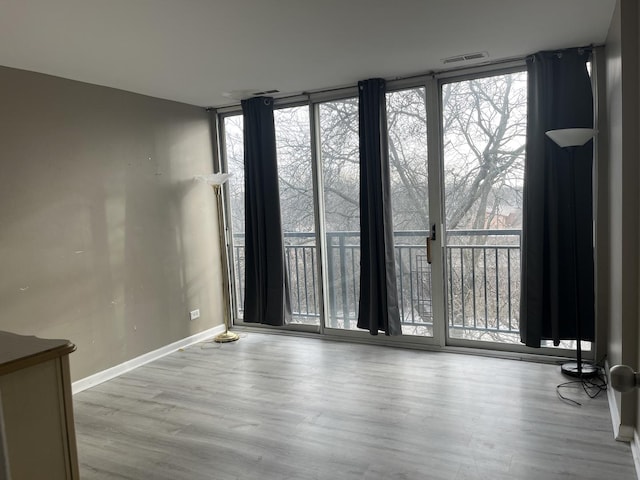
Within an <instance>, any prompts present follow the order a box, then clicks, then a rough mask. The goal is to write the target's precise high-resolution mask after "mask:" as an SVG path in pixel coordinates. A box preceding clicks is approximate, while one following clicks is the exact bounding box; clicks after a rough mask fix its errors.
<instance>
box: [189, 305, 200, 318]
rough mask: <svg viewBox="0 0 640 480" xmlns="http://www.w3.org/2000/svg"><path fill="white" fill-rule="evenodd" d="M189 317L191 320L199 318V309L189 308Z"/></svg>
mask: <svg viewBox="0 0 640 480" xmlns="http://www.w3.org/2000/svg"><path fill="white" fill-rule="evenodd" d="M189 318H190V319H191V320H195V319H196V318H200V309H199V308H196V309H195V310H191V311H190V312H189Z"/></svg>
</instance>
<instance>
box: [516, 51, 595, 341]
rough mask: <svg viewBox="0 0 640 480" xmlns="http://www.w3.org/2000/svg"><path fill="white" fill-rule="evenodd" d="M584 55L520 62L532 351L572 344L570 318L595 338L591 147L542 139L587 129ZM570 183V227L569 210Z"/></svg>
mask: <svg viewBox="0 0 640 480" xmlns="http://www.w3.org/2000/svg"><path fill="white" fill-rule="evenodd" d="M589 54H590V50H589V49H569V50H563V51H554V52H540V53H537V54H535V55H532V56H530V57H529V58H527V70H528V121H527V149H526V163H525V183H524V210H523V228H522V271H521V274H522V283H521V301H520V337H521V341H522V342H523V343H525V344H526V345H528V346H530V347H539V346H540V341H541V340H553V342H554V344H555V345H558V344H559V342H560V340H573V339H575V338H576V334H577V333H576V323H577V320H579V321H580V328H581V337H582V339H583V340H587V341H593V339H594V331H595V322H594V286H593V285H594V267H593V205H592V200H593V194H592V162H593V142H592V141H590V142H589V143H587V144H586V145H585V146H583V147H578V148H575V149H574V156H573V157H572V154H571V153H570V152H569V151H567V150H566V149H561V148H560V147H558V146H557V145H556V144H555V143H554V142H553V141H552V140H551V139H549V138H548V137H547V136H546V135H545V132H546V131H548V130H557V129H562V128H592V127H593V94H592V89H591V80H590V77H589V74H588V71H587V67H586V62H587V61H588V60H589ZM570 162H573V166H574V172H575V173H574V176H575V178H573V177H572V175H571V170H572V169H571V163H570ZM574 180H575V186H576V188H575V202H576V203H575V205H576V216H575V221H574V217H573V216H572V215H571V211H570V195H571V194H572V190H573V187H572V183H573V182H574ZM574 245H575V248H576V252H577V253H576V255H577V258H578V262H577V264H576V262H575V261H574ZM576 302H578V305H577V307H576ZM576 312H577V313H576ZM576 315H577V317H578V318H577V319H576Z"/></svg>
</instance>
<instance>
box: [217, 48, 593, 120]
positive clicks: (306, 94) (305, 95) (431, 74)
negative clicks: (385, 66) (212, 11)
mask: <svg viewBox="0 0 640 480" xmlns="http://www.w3.org/2000/svg"><path fill="white" fill-rule="evenodd" d="M601 46H603V45H600V44H598V45H593V44H592V45H588V46H583V47H572V48H596V47H601ZM557 50H566V49H557ZM550 51H553V50H550ZM531 55H532V54H527V55H523V56H517V57H509V58H502V59H500V60H495V61H488V62H481V63H476V64H473V65H466V66H462V65H461V66H459V67H455V68H448V69H443V70H431V71H428V72H423V73H416V74H411V75H404V76H397V77H389V78H386V79H385V80H386V81H387V82H400V81H411V80H419V79H422V78H437V77H440V76H448V75H452V74H456V73H461V74H462V73H463V72H465V71H473V70H481V69H482V68H483V67H500V66H501V65H508V64H516V63H517V62H522V63H523V64H524V62H526V60H527V58H528V57H529V56H531ZM356 88H357V84H353V85H344V86H340V87H331V88H323V89H319V90H304V91H302V92H300V93H292V94H290V95H284V96H282V97H274V102H278V103H286V102H287V101H289V100H295V99H300V101H303V100H305V99H307V100H308V99H310V98H311V96H313V95H330V94H331V93H335V92H341V91H344V92H346V91H348V90H350V89H356ZM239 108H240V103H235V104H232V105H226V106H224V107H219V108H216V107H207V108H206V110H215V111H219V112H222V113H225V112H232V111H237V110H238V109H239Z"/></svg>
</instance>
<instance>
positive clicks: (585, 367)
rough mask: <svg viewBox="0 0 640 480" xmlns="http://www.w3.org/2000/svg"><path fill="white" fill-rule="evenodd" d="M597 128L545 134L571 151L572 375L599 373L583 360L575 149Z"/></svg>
mask: <svg viewBox="0 0 640 480" xmlns="http://www.w3.org/2000/svg"><path fill="white" fill-rule="evenodd" d="M596 133H597V132H596V130H594V129H592V128H563V129H560V130H549V131H548V132H545V134H546V135H547V136H548V137H549V138H550V139H551V140H553V141H554V143H556V145H558V146H559V147H560V148H562V149H565V150H567V151H568V152H569V153H570V159H569V162H570V165H569V174H570V176H571V192H570V193H571V195H570V197H569V213H570V215H571V216H572V217H573V232H572V233H573V234H572V235H571V243H572V246H573V286H574V289H575V291H574V296H573V302H574V314H575V317H576V318H575V321H576V361H575V362H568V363H565V364H563V365H562V366H561V370H562V373H564V374H565V375H569V376H571V377H579V378H591V377H595V376H596V375H598V368H597V367H596V366H594V365H592V364H589V363H583V362H582V324H581V322H580V288H579V285H578V283H579V282H580V276H579V275H578V218H577V215H576V210H577V208H576V192H577V188H576V169H575V150H576V148H579V147H581V146H582V145H584V144H585V143H587V142H588V141H589V140H591V139H592V138H593V137H594V136H595V134H596Z"/></svg>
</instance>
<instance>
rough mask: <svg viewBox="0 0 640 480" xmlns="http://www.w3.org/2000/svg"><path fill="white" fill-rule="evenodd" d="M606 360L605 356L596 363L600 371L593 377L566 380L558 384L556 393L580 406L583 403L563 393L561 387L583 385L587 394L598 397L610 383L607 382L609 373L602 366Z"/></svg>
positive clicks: (566, 400)
mask: <svg viewBox="0 0 640 480" xmlns="http://www.w3.org/2000/svg"><path fill="white" fill-rule="evenodd" d="M603 362H604V358H603V359H602V360H601V361H600V362H598V363H596V364H595V366H596V367H597V368H598V373H597V375H596V376H595V377H591V378H580V379H578V380H572V381H569V382H564V383H561V384H559V385H557V386H556V393H557V394H558V397H559V398H560V399H561V400H562V401H564V402H567V403H570V404H572V405H576V406H578V407H581V406H582V403H580V402H578V401H577V400H574V399H573V398H569V397H566V396H564V395H563V394H562V391H561V389H563V388H571V387H574V388H579V387H582V389H583V390H584V392H585V393H586V394H587V396H588V397H589V398H596V397H597V396H598V395H600V394H601V393H602V392H606V391H607V387H608V383H607V375H606V374H605V371H604V367H602V363H603Z"/></svg>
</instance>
